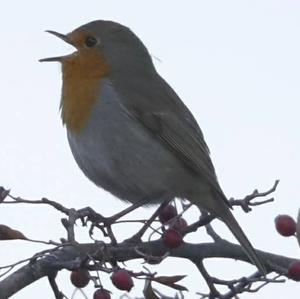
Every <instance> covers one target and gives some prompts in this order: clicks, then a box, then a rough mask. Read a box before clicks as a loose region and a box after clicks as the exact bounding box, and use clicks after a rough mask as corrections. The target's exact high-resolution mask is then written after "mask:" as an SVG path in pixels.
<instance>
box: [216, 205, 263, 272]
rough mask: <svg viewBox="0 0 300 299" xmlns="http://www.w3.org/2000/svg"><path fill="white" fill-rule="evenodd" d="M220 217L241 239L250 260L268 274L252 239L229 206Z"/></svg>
mask: <svg viewBox="0 0 300 299" xmlns="http://www.w3.org/2000/svg"><path fill="white" fill-rule="evenodd" d="M220 218H221V220H222V221H223V222H225V224H226V225H227V226H228V228H229V229H230V231H231V232H232V234H233V235H234V236H235V238H236V239H237V240H238V241H239V243H240V244H241V246H242V248H243V250H244V251H245V253H246V254H247V256H248V258H249V259H250V261H251V262H252V263H253V264H254V265H255V266H256V267H257V268H258V270H259V271H260V272H261V274H263V275H266V274H267V271H266V268H265V266H264V264H263V262H262V260H261V259H260V257H259V256H258V255H257V253H256V252H255V249H254V248H253V246H252V245H251V243H250V241H249V240H248V238H247V237H246V235H245V233H244V232H243V230H242V228H241V227H240V225H239V224H238V222H237V221H236V220H235V218H234V216H233V214H232V213H231V211H230V210H229V208H228V207H223V209H222V215H220Z"/></svg>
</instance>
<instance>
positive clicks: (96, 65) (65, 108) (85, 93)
mask: <svg viewBox="0 0 300 299" xmlns="http://www.w3.org/2000/svg"><path fill="white" fill-rule="evenodd" d="M62 72H63V86H62V98H61V115H62V120H63V123H64V124H66V126H67V128H68V129H69V130H72V131H79V130H80V129H81V128H82V127H83V126H84V124H85V123H86V121H87V119H88V117H89V114H90V111H91V109H92V107H93V104H94V103H95V102H96V100H99V91H100V90H99V89H100V87H101V83H100V82H101V79H102V78H104V77H106V76H108V75H109V74H110V72H111V68H110V67H109V65H108V64H107V63H106V62H105V60H104V57H103V55H101V53H100V52H98V51H93V52H91V51H89V53H85V51H84V50H83V51H80V52H75V53H73V54H71V55H69V56H66V57H65V58H64V60H63V62H62Z"/></svg>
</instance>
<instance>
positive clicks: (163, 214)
mask: <svg viewBox="0 0 300 299" xmlns="http://www.w3.org/2000/svg"><path fill="white" fill-rule="evenodd" d="M176 215H177V210H176V208H175V207H174V206H172V205H167V206H166V207H165V208H164V209H162V210H161V211H160V213H159V215H158V218H159V221H160V222H161V223H163V224H164V223H166V222H168V221H169V220H171V219H172V218H174V217H175V216H176Z"/></svg>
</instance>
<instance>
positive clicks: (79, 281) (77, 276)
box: [70, 269, 90, 288]
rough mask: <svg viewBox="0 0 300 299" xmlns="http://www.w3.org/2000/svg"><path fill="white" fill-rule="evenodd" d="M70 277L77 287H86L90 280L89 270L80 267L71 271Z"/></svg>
mask: <svg viewBox="0 0 300 299" xmlns="http://www.w3.org/2000/svg"><path fill="white" fill-rule="evenodd" d="M70 279H71V282H72V284H73V285H74V286H75V287H76V288H84V287H86V286H87V285H88V283H89V281H90V275H89V271H88V270H85V269H78V270H74V271H72V272H71V275H70Z"/></svg>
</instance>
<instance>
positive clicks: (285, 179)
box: [0, 0, 300, 299]
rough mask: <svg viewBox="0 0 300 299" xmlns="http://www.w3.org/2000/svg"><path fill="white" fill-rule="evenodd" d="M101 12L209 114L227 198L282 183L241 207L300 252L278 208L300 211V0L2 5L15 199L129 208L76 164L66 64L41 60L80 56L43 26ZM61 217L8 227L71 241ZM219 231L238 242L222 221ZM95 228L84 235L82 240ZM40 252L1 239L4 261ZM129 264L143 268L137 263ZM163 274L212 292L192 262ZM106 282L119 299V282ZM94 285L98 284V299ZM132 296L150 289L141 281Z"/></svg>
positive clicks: (264, 243)
mask: <svg viewBox="0 0 300 299" xmlns="http://www.w3.org/2000/svg"><path fill="white" fill-rule="evenodd" d="M96 19H110V20H114V21H118V22H121V23H123V24H125V25H127V26H129V27H130V28H131V29H132V30H133V31H134V32H136V33H137V34H138V36H139V37H140V38H141V39H142V40H143V41H144V42H145V44H146V45H147V47H148V48H149V50H150V52H151V53H152V54H153V55H154V56H156V57H158V58H159V59H160V60H161V62H159V61H158V60H157V59H155V60H154V62H155V64H156V66H157V68H158V70H159V72H160V73H161V74H162V75H163V77H164V78H166V79H167V81H168V82H169V83H170V84H171V85H172V86H173V88H174V89H175V90H176V91H177V93H178V94H179V95H180V96H181V98H182V99H183V100H184V101H185V102H186V104H187V105H188V107H189V108H190V109H191V110H192V111H193V113H194V115H195V117H196V119H197V120H198V121H199V123H200V125H201V128H202V130H203V131H204V133H205V136H206V140H207V142H208V144H209V146H210V149H211V152H212V159H213V161H214V164H215V166H216V169H217V173H218V177H219V180H220V183H221V186H222V187H223V189H224V191H225V193H226V194H227V195H228V196H234V197H242V196H244V195H246V194H248V193H250V192H252V191H253V189H255V188H259V189H260V190H266V189H268V188H269V187H271V185H272V184H273V182H274V180H275V179H277V178H279V179H280V180H281V183H280V185H279V188H278V191H277V192H276V201H275V203H273V204H269V205H265V206H263V207H258V208H256V209H255V210H254V211H253V212H252V213H250V214H248V215H245V214H243V213H242V212H240V211H239V210H238V209H236V215H237V217H238V219H239V222H240V223H241V225H242V227H244V229H245V232H246V233H247V235H248V236H249V238H250V240H251V241H252V242H253V244H254V245H255V246H257V247H259V248H261V249H264V250H268V251H272V252H275V253H279V254H284V255H289V256H294V257H297V256H298V255H299V248H298V247H297V243H296V240H294V239H284V238H283V237H281V236H279V235H278V234H277V233H276V231H275V229H274V224H273V221H274V217H275V216H276V215H277V214H280V213H287V214H290V215H293V216H295V215H296V214H297V210H298V208H299V191H300V184H299V179H300V176H299V168H300V158H299V153H300V141H299V129H300V127H299V111H300V104H299V100H300V87H299V86H300V85H299V83H300V56H299V55H300V42H299V34H300V2H299V1H296V0H295V1H288V0H284V1H278V0H270V1H267V0H264V1H262V0H259V1H238V0H236V1H174V0H172V1H167V0H165V1H111V0H110V1H99V0H98V1H77V2H76V1H58V0H52V1H48V2H44V3H43V2H42V1H32V0H28V1H9V2H8V1H7V2H5V4H4V3H2V6H1V11H0V34H1V49H0V55H1V81H0V82H1V100H0V101H1V110H0V111H1V113H0V140H1V145H0V185H3V186H4V187H6V188H11V189H12V193H13V194H14V195H19V196H22V197H26V198H29V199H39V198H41V197H48V198H49V199H53V200H56V201H59V202H61V203H63V204H64V205H66V206H68V207H71V206H72V207H75V208H80V207H84V206H92V207H94V208H95V209H98V210H99V211H101V212H102V213H103V214H105V215H110V214H112V213H114V212H116V211H118V210H120V209H122V208H123V207H124V205H123V204H121V203H119V201H117V200H115V199H113V198H112V196H110V195H109V194H107V193H105V192H104V191H102V190H100V189H98V188H96V187H94V186H93V185H92V184H91V183H90V182H89V181H88V180H87V179H86V178H85V177H84V176H83V175H82V174H81V172H80V171H79V170H78V168H77V166H76V165H75V162H74V161H73V158H72V156H71V154H70V150H69V148H68V144H67V140H66V137H65V130H64V129H63V128H62V125H61V122H60V117H59V111H58V106H59V98H60V87H61V78H60V77H61V76H60V68H59V66H58V65H56V64H41V63H39V62H38V59H39V58H43V57H48V56H55V55H60V54H66V53H69V52H70V51H73V49H72V48H71V46H69V45H66V44H64V43H62V42H61V41H59V40H58V39H55V38H54V37H51V36H50V35H47V34H46V33H44V32H43V31H44V30H46V29H52V30H56V31H60V32H62V33H66V32H68V31H70V30H72V29H74V28H76V27H77V26H79V25H82V24H84V23H86V22H89V21H92V20H96ZM150 212H151V211H147V210H144V209H142V210H140V211H139V214H138V215H139V216H140V217H141V216H142V217H148V216H149V214H150ZM142 213H143V215H142ZM192 214H193V213H192ZM60 217H61V215H60V214H58V213H57V212H56V211H54V210H53V209H52V208H50V207H37V206H29V205H22V206H21V205H14V206H6V205H1V207H0V218H1V220H0V222H1V223H3V224H6V225H9V226H11V227H14V228H16V229H20V230H22V231H23V232H24V233H25V234H26V235H27V236H28V237H32V238H35V239H40V240H49V239H53V240H58V239H59V238H60V237H63V236H65V232H64V230H63V228H62V226H61V225H60ZM191 217H194V215H191ZM217 227H218V231H219V232H220V233H221V234H224V235H225V234H226V235H225V236H227V237H228V238H230V239H232V237H231V235H230V234H229V233H228V232H227V231H226V230H225V229H223V226H222V225H218V226H217ZM84 235H85V232H84V234H83V233H82V232H80V238H81V239H82V240H86V238H85V237H84ZM120 235H123V236H125V232H124V231H122V230H121V231H120ZM190 240H191V239H190ZM232 240H233V239H232ZM194 241H195V242H196V241H198V239H194ZM41 249H45V246H40V245H34V244H32V243H26V242H20V241H15V242H9V243H8V242H1V246H0V265H4V264H7V263H11V262H13V261H16V260H18V259H21V258H23V257H29V256H31V255H33V254H34V253H35V252H37V251H39V250H41ZM209 265H210V267H209V269H210V270H211V271H212V273H213V274H215V275H218V274H219V275H221V277H232V276H230V275H235V274H237V275H238V276H239V275H245V274H247V273H248V274H249V273H252V272H251V271H252V270H254V268H251V267H248V266H245V265H242V264H237V265H235V263H234V261H229V262H224V263H220V262H214V263H210V264H209ZM128 267H131V269H138V268H137V267H138V266H136V264H133V263H128ZM135 267H136V268H135ZM159 269H160V270H159V271H160V273H161V274H191V275H190V276H189V277H188V278H187V279H186V280H185V281H184V282H185V284H186V285H187V286H188V287H189V289H190V290H191V293H190V294H189V295H187V296H186V298H195V297H196V296H195V292H196V291H201V290H205V284H204V282H203V281H202V280H201V278H200V274H199V273H198V272H196V271H195V269H194V267H193V266H192V265H190V264H189V263H186V262H183V261H181V260H177V261H174V260H173V261H172V260H170V261H169V262H166V263H164V264H163V266H162V267H161V268H159ZM68 275H69V274H68V273H66V274H61V276H60V277H61V279H60V287H61V288H62V289H63V291H64V292H65V293H66V295H68V296H71V294H72V291H73V287H72V286H71V285H70V283H69V281H68ZM225 275H226V276H225ZM104 283H105V286H106V287H107V288H109V289H111V290H113V291H114V298H117V297H118V296H119V293H118V292H117V291H115V289H114V288H113V287H112V286H111V284H110V282H109V280H104ZM299 286H300V285H299V283H298V284H297V283H295V282H292V281H289V282H287V283H286V284H277V285H269V286H267V287H265V288H263V289H262V290H261V291H260V292H259V293H257V294H249V295H248V294H246V295H243V296H242V298H295V297H296V293H298V294H299ZM92 291H93V288H92V286H91V285H90V287H89V288H87V295H88V297H89V298H92V295H91V294H92ZM165 291H166V292H168V293H169V294H172V293H173V292H172V291H171V292H170V291H169V290H166V289H165ZM51 292H52V291H51V290H50V288H49V286H48V285H47V281H46V279H43V280H41V281H39V282H37V283H35V284H33V285H31V286H30V287H28V288H26V289H25V290H23V291H21V292H20V293H19V294H17V295H15V296H14V297H13V298H16V299H17V298H22V299H24V298H38V297H40V296H43V298H53V295H52V293H51ZM131 294H132V296H141V287H136V288H135V289H133V291H132V293H131ZM294 294H295V295H294ZM77 295H78V296H76V298H82V297H81V296H80V294H79V293H78V294H77ZM297 296H298V295H297Z"/></svg>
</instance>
